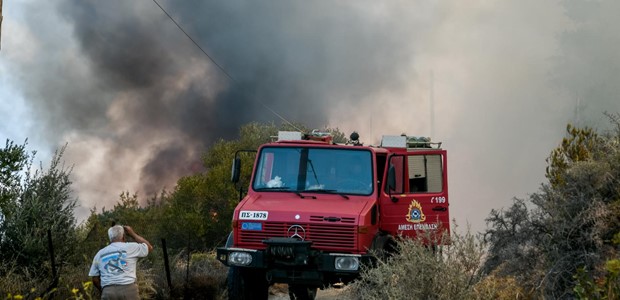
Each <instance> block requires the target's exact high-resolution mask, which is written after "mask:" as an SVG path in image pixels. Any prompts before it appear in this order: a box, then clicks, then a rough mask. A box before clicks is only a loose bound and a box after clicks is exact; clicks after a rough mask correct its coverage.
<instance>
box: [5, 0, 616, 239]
mask: <svg viewBox="0 0 620 300" xmlns="http://www.w3.org/2000/svg"><path fill="white" fill-rule="evenodd" d="M157 1H158V2H159V4H160V5H161V6H162V7H164V8H165V9H166V11H167V12H168V13H169V14H170V15H171V16H172V17H173V18H174V19H175V20H176V21H177V22H178V23H179V24H180V25H181V26H182V27H183V28H184V29H185V30H186V32H187V33H188V34H189V35H190V36H191V37H192V39H193V40H194V41H196V43H197V44H198V45H200V47H201V48H202V49H203V50H204V51H205V52H206V53H207V54H208V55H209V56H210V57H211V58H212V59H213V60H214V61H216V62H217V65H216V64H215V63H214V62H213V61H211V60H210V59H209V58H208V57H207V56H206V55H205V54H204V53H203V52H202V50H201V49H199V48H198V47H196V46H195V45H194V44H193V43H192V41H191V40H190V39H188V37H187V36H185V35H184V34H183V32H182V31H180V30H179V28H177V27H176V26H175V24H174V23H173V22H172V21H171V20H170V19H169V18H168V17H167V16H166V15H165V14H164V13H163V12H162V10H161V9H160V8H159V7H158V6H157V4H156V3H155V2H154V1H151V0H141V1H122V0H110V1H82V0H58V1H42V0H19V1H11V0H4V7H3V11H2V13H3V15H4V21H3V23H2V36H1V38H2V40H1V46H2V48H1V50H0V138H5V139H11V140H14V141H16V142H18V143H21V142H23V141H24V140H25V139H28V145H29V146H28V147H29V149H31V150H37V151H38V154H37V158H38V159H39V160H41V161H43V162H45V161H49V158H50V156H51V154H52V153H53V152H54V150H55V149H57V148H59V147H62V146H63V145H65V144H67V145H68V147H67V151H66V153H65V156H64V159H65V161H66V163H67V164H69V165H73V166H74V167H73V173H72V179H73V189H74V191H75V196H76V197H77V199H78V208H77V210H76V215H77V216H78V219H83V218H84V217H85V216H86V215H87V214H88V212H89V211H90V209H91V208H93V207H96V208H97V209H101V208H103V207H107V208H111V207H112V206H113V205H114V203H115V202H116V201H117V200H118V196H119V195H120V193H121V192H123V191H129V192H137V193H138V195H139V196H140V197H141V199H143V200H144V199H146V198H147V197H149V196H152V195H154V194H156V193H158V191H160V190H161V189H162V188H166V189H168V190H170V189H173V188H174V183H175V182H176V180H177V179H178V178H179V177H180V176H183V175H188V174H192V173H195V172H200V171H202V168H201V167H200V156H201V154H203V153H204V152H205V151H207V149H208V148H209V146H210V145H212V143H213V142H214V141H217V140H218V139H220V138H224V139H226V138H234V137H235V136H236V134H237V132H238V129H239V126H241V125H243V124H245V123H248V122H252V121H257V122H271V121H273V122H276V123H279V122H281V120H280V118H279V117H278V116H276V115H275V114H273V113H272V112H271V111H269V110H268V109H266V108H265V106H267V107H270V108H271V109H272V110H273V111H275V112H277V113H278V114H279V115H281V116H283V117H284V118H286V119H287V120H291V121H294V122H301V123H304V124H306V125H307V126H308V127H312V128H323V127H326V126H329V127H338V128H339V129H341V130H342V131H344V132H345V133H347V134H348V133H350V132H352V131H354V130H355V131H358V132H359V133H360V136H361V140H362V141H363V142H365V143H366V144H377V143H378V142H379V140H380V138H381V136H382V135H399V134H401V133H406V134H409V135H419V136H431V135H432V138H433V140H435V141H442V142H443V147H444V148H445V149H447V150H448V155H449V159H448V163H449V165H448V167H449V186H450V191H449V192H450V196H449V200H450V205H451V206H450V207H451V210H450V211H451V215H452V217H454V218H455V219H456V221H457V223H458V224H459V225H460V226H466V225H467V224H470V225H471V227H472V229H473V230H474V231H480V230H483V229H484V227H485V222H484V219H485V217H486V216H488V214H489V212H490V210H491V209H501V208H502V207H506V206H508V205H510V204H511V202H512V199H513V197H519V198H525V197H527V196H528V195H529V194H531V193H535V192H536V191H537V190H538V188H539V187H540V185H541V184H542V183H544V182H545V177H544V171H545V166H546V163H545V159H546V158H547V156H548V155H549V153H550V151H551V150H552V149H553V148H554V147H556V146H557V145H558V144H559V143H560V141H561V138H562V137H563V136H564V132H565V128H566V125H567V123H569V122H570V123H573V124H576V125H578V126H591V127H595V128H597V129H599V130H605V128H606V126H607V123H606V121H605V117H604V114H603V113H604V112H612V113H613V112H620V101H618V99H617V96H616V95H618V94H620V93H619V92H620V90H619V89H620V82H618V81H619V80H620V79H619V78H620V76H619V75H620V33H618V31H617V28H620V24H618V23H619V22H620V21H618V20H617V18H616V17H615V15H614V13H613V12H617V11H619V9H620V2H617V1H603V0H600V1H577V0H565V1H549V0H545V1H539V0H523V1H490V0H472V1H456V0H454V1H441V2H438V1H422V0H415V1H404V0H403V1H397V0H394V1H370V0H367V1H365V0H361V1H336V2H328V1H312V2H308V1H276V0H274V1H268V2H265V1H260V2H256V1H246V0H231V1H198V0H186V1H173V0H157ZM431 99H432V103H433V105H432V106H431V104H430V103H431ZM431 107H432V108H433V109H431Z"/></svg>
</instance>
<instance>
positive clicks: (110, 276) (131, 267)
mask: <svg viewBox="0 0 620 300" xmlns="http://www.w3.org/2000/svg"><path fill="white" fill-rule="evenodd" d="M148 254H149V248H148V246H147V245H146V244H138V243H122V242H114V243H111V244H110V245H108V246H107V247H105V248H103V249H101V250H99V252H97V255H95V258H94V259H93V264H92V265H91V266H90V271H89V272H88V276H91V277H93V276H100V277H101V287H105V286H108V285H112V284H121V285H125V284H132V283H134V282H136V265H137V263H138V258H140V257H145V256H147V255H148Z"/></svg>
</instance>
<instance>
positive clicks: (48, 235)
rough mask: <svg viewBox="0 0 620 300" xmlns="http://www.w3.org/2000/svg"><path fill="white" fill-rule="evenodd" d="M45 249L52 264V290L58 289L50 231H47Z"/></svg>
mask: <svg viewBox="0 0 620 300" xmlns="http://www.w3.org/2000/svg"><path fill="white" fill-rule="evenodd" d="M47 248H48V250H49V253H50V261H51V263H52V276H53V277H54V281H53V282H52V288H56V287H58V274H56V262H55V260H54V243H52V230H51V229H48V230H47Z"/></svg>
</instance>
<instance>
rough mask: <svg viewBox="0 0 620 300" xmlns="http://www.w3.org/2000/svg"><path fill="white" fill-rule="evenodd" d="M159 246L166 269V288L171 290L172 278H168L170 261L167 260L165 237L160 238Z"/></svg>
mask: <svg viewBox="0 0 620 300" xmlns="http://www.w3.org/2000/svg"><path fill="white" fill-rule="evenodd" d="M161 247H162V249H164V268H165V269H166V281H167V282H168V288H169V289H170V292H172V280H171V279H170V263H169V262H168V248H166V239H164V238H162V239H161Z"/></svg>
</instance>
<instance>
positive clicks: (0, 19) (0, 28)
mask: <svg viewBox="0 0 620 300" xmlns="http://www.w3.org/2000/svg"><path fill="white" fill-rule="evenodd" d="M2 18H3V17H2V0H0V49H2Z"/></svg>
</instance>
